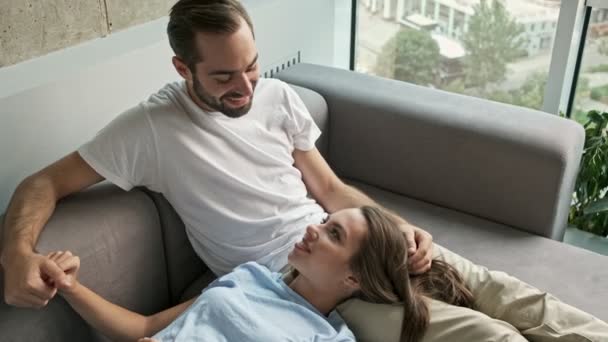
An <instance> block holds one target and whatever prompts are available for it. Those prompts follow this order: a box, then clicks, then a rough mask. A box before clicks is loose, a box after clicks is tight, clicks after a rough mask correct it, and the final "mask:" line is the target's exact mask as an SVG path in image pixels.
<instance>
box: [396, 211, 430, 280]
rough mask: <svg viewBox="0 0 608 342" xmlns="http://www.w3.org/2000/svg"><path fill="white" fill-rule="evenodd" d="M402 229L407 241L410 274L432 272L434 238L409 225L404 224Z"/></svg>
mask: <svg viewBox="0 0 608 342" xmlns="http://www.w3.org/2000/svg"><path fill="white" fill-rule="evenodd" d="M401 229H403V231H404V232H405V235H406V239H407V244H408V248H407V256H408V261H407V263H408V269H409V271H410V273H411V274H421V273H424V272H426V271H428V270H430V269H431V263H432V260H433V236H432V235H431V234H430V233H428V232H427V231H425V230H423V229H422V228H419V227H416V226H414V225H411V224H409V223H404V224H402V225H401Z"/></svg>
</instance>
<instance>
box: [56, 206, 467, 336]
mask: <svg viewBox="0 0 608 342" xmlns="http://www.w3.org/2000/svg"><path fill="white" fill-rule="evenodd" d="M406 250H407V245H406V239H405V236H404V234H403V233H402V232H401V230H400V229H399V228H398V226H397V224H396V223H395V222H394V221H393V220H392V218H391V215H390V214H388V213H387V212H385V211H384V210H383V209H381V208H377V207H369V206H364V207H361V208H353V209H344V210H341V211H338V212H336V213H334V214H332V215H330V216H329V217H328V219H327V220H326V221H324V222H322V223H320V224H318V225H311V226H309V227H307V229H306V233H305V235H304V237H303V238H302V241H300V242H298V243H296V244H295V246H294V249H293V251H292V252H291V253H290V254H289V263H290V265H291V266H292V267H293V271H292V274H291V276H292V277H289V278H291V279H292V280H291V281H288V283H286V282H285V281H284V280H283V279H284V277H283V276H282V275H281V274H280V273H272V272H270V271H269V270H268V269H267V268H266V267H264V266H262V265H259V264H257V263H255V262H249V263H245V264H243V265H240V266H238V267H236V268H235V269H234V270H233V271H232V272H231V273H228V274H226V275H224V276H222V277H220V278H219V279H217V280H215V281H214V282H213V283H211V284H210V285H209V286H208V287H207V288H206V289H205V290H204V291H203V292H202V294H201V295H200V296H198V297H197V298H195V299H192V300H189V301H187V302H185V303H182V304H179V305H177V306H175V307H173V308H170V309H167V310H165V311H162V312H160V313H157V314H155V315H152V316H142V315H139V314H137V313H134V312H131V311H128V310H126V309H124V308H121V307H119V306H117V305H114V304H112V303H109V302H107V301H106V300H104V299H103V298H101V297H99V296H98V295H96V294H95V293H94V292H92V291H91V290H89V289H87V288H86V287H85V286H83V285H81V284H80V283H79V282H78V281H77V273H78V269H79V265H80V262H79V259H78V257H76V256H73V255H71V253H69V252H53V253H51V254H49V258H50V259H52V260H54V261H55V262H56V263H57V265H59V267H61V268H62V269H63V270H64V271H65V272H66V274H67V275H68V277H67V279H68V280H69V281H68V282H64V283H62V284H56V285H55V286H57V288H58V289H59V292H60V293H61V294H62V296H63V297H64V298H65V299H66V300H67V301H68V302H69V303H70V305H71V306H72V307H73V308H74V309H75V310H76V311H77V312H78V313H79V314H80V315H81V316H82V317H83V318H84V319H85V320H87V321H88V322H89V323H90V324H91V325H92V326H94V327H95V328H97V329H98V330H100V331H101V332H102V333H104V334H105V335H107V336H108V337H110V338H112V340H121V341H122V340H137V339H138V338H141V337H142V336H151V335H154V339H156V340H159V341H186V340H188V341H189V340H196V339H197V337H198V339H200V338H204V339H205V341H215V340H221V341H286V340H295V339H296V338H297V339H298V340H314V341H355V337H354V335H353V333H352V332H351V331H350V330H349V329H348V327H347V326H346V324H345V323H344V321H343V320H342V318H341V317H340V316H339V314H338V313H337V312H336V311H335V308H336V306H337V305H338V304H339V303H341V302H342V301H344V300H346V299H348V298H351V297H355V296H356V297H359V298H361V299H363V300H366V301H370V302H375V303H402V304H403V308H404V313H405V316H404V317H405V319H404V320H403V323H402V332H401V341H402V342H405V341H419V340H421V339H422V337H423V336H424V333H425V331H426V328H427V325H428V322H429V313H428V312H429V311H428V308H427V304H426V303H425V299H424V298H425V297H431V298H435V299H439V300H442V301H445V302H447V303H450V304H454V305H461V306H467V307H471V305H472V302H473V301H472V296H471V293H470V292H469V291H468V290H467V288H466V287H465V286H464V284H463V281H462V279H461V278H460V276H459V275H458V273H457V272H456V271H455V270H454V269H453V268H452V267H450V266H449V265H447V264H445V263H442V262H440V261H438V260H436V261H434V262H433V266H432V268H431V271H429V272H427V273H425V274H423V275H420V276H417V277H413V278H410V276H409V273H408V270H407V253H405V251H406ZM285 279H286V278H285ZM49 281H50V282H52V281H53V280H49ZM142 340H144V339H142ZM145 340H149V339H145Z"/></svg>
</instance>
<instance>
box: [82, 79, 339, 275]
mask: <svg viewBox="0 0 608 342" xmlns="http://www.w3.org/2000/svg"><path fill="white" fill-rule="evenodd" d="M320 134H321V132H320V130H319V128H318V127H317V126H316V125H315V123H314V121H313V120H312V117H311V116H310V113H309V112H308V111H307V109H306V107H305V106H304V103H303V102H302V100H301V99H300V98H299V97H298V95H297V94H296V93H295V91H294V90H293V89H291V87H289V86H288V85H287V84H286V83H284V82H282V81H279V80H276V79H260V81H259V82H258V85H257V87H256V89H255V93H254V96H253V104H252V107H251V110H250V111H249V113H247V114H246V115H244V116H242V117H240V118H236V119H234V118H229V117H227V116H225V115H224V114H222V113H219V112H212V113H209V112H205V111H203V110H202V109H201V108H200V107H198V106H197V105H196V104H195V103H194V102H193V101H192V99H191V98H190V96H189V95H188V92H187V89H186V84H185V82H184V81H182V82H175V83H170V84H167V85H166V86H165V87H164V88H162V89H161V90H160V91H159V92H158V93H156V94H154V95H152V96H150V98H149V99H148V100H147V101H144V102H142V103H140V104H139V105H137V106H136V107H134V108H132V109H130V110H127V111H126V112H124V113H122V114H121V115H120V116H118V117H117V118H116V119H115V120H113V121H112V122H111V123H110V124H109V125H108V126H106V127H105V128H104V129H102V130H101V131H100V132H99V133H98V134H97V135H96V136H95V137H94V138H93V139H92V140H91V141H89V142H88V143H86V144H84V145H83V146H81V147H80V149H79V150H78V152H79V154H80V155H81V156H82V158H83V159H84V160H85V161H86V162H87V163H88V164H89V165H91V167H93V169H95V171H97V172H98V173H99V174H100V175H102V176H103V177H105V178H106V179H107V180H109V181H111V182H113V183H114V184H116V185H118V186H119V187H121V188H122V189H124V190H129V189H131V188H132V187H134V186H140V185H141V186H145V187H147V188H149V189H151V190H154V191H157V192H160V193H162V194H163V195H164V196H165V198H167V200H168V201H169V202H170V203H171V205H173V207H174V208H175V210H176V211H177V213H178V214H179V216H180V217H181V218H182V220H183V221H184V224H185V226H186V232H187V235H188V238H189V239H190V242H191V243H192V246H193V247H194V250H195V251H196V253H197V254H198V255H199V256H200V257H201V258H202V259H203V261H204V262H205V263H206V264H207V265H208V266H209V267H210V268H211V270H212V271H213V272H215V273H216V274H217V275H222V274H225V273H227V272H229V271H231V270H232V269H233V268H234V267H236V266H237V265H240V264H242V263H244V262H248V261H256V262H258V263H260V264H262V265H265V266H266V267H268V268H269V269H271V270H272V271H278V270H279V269H281V268H282V267H283V266H285V265H286V263H287V254H288V253H289V252H290V251H291V249H292V247H293V244H294V243H295V242H296V241H298V240H300V239H301V237H302V235H303V234H304V230H305V228H306V226H307V225H309V224H311V223H318V222H320V221H322V220H323V218H325V216H326V215H327V214H326V213H325V211H324V209H323V208H322V207H321V206H320V205H319V204H317V203H316V202H315V200H313V199H311V198H309V197H308V196H307V190H306V186H305V185H304V182H303V181H302V174H301V173H300V171H299V170H298V169H297V168H296V167H295V166H294V165H293V164H294V159H293V156H292V153H293V151H294V149H298V150H303V151H308V150H311V149H312V148H314V146H315V145H314V143H315V141H316V139H317V138H318V137H319V135H320Z"/></svg>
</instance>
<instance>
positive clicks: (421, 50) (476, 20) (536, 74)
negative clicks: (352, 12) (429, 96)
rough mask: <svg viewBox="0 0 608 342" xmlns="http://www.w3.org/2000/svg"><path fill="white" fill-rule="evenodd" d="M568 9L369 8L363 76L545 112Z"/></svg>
mask: <svg viewBox="0 0 608 342" xmlns="http://www.w3.org/2000/svg"><path fill="white" fill-rule="evenodd" d="M560 4H561V1H560V0H543V1H538V0H509V1H481V0H362V1H359V2H358V9H357V13H358V18H357V19H358V20H357V35H356V37H357V42H356V48H355V70H356V71H359V72H363V73H368V74H373V75H377V76H382V77H388V78H393V79H398V80H402V81H406V82H410V83H415V84H419V85H423V86H428V87H433V88H439V89H443V90H447V91H452V92H457V93H462V94H467V95H472V96H477V97H483V98H487V99H491V100H496V101H501V102H506V103H511V104H515V105H520V106H525V107H530V108H535V109H540V108H541V106H542V102H543V96H544V89H545V83H546V81H547V74H548V71H549V65H550V61H551V48H552V46H553V40H554V36H555V30H556V23H557V19H558V16H559V9H560ZM493 6H498V8H494V7H493ZM386 13H390V16H388V17H387V16H386Z"/></svg>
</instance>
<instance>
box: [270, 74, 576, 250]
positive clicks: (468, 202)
mask: <svg viewBox="0 0 608 342" xmlns="http://www.w3.org/2000/svg"><path fill="white" fill-rule="evenodd" d="M278 78H280V79H282V80H284V81H286V82H289V83H291V84H297V85H300V86H303V87H307V88H310V89H312V90H315V91H317V92H318V93H320V94H321V95H322V96H323V97H324V98H325V100H326V102H327V105H328V110H329V160H328V161H329V163H330V165H331V166H332V167H333V168H334V170H335V171H336V172H337V173H338V175H339V176H341V177H344V178H350V179H353V180H358V181H362V182H365V183H368V184H371V185H375V186H377V187H380V188H383V189H387V190H390V191H393V192H397V193H400V194H402V195H406V196H409V197H412V198H416V199H419V200H423V201H426V202H430V203H434V204H438V205H441V206H444V207H448V208H452V209H456V210H459V211H462V212H465V213H469V214H473V215H476V216H480V217H484V218H487V219H490V220H494V221H496V222H499V223H503V224H506V225H510V226H513V227H516V228H519V229H522V230H525V231H529V232H532V233H535V234H538V235H542V236H546V237H550V238H553V239H557V240H561V239H562V238H563V234H564V230H565V225H566V221H567V215H568V209H569V205H570V202H571V199H572V190H573V187H574V182H575V179H576V174H577V171H578V165H579V162H580V155H581V151H582V147H583V143H584V131H583V129H582V127H581V126H580V125H579V124H577V123H575V122H573V121H571V120H567V119H563V118H559V117H557V116H556V115H551V114H548V113H544V112H540V111H536V110H531V109H527V108H522V107H516V106H512V105H507V104H502V103H497V102H492V101H488V100H484V99H479V98H474V97H469V96H463V95H458V94H453V93H448V92H444V91H440V90H435V89H430V88H425V87H420V86H416V85H412V84H408V83H405V82H400V81H394V80H388V79H383V78H379V77H374V76H369V75H364V74H360V73H354V72H350V71H347V70H340V69H335V68H329V67H322V66H317V65H311V64H298V65H295V66H293V67H291V68H289V69H287V70H285V71H283V72H281V73H280V74H279V75H278Z"/></svg>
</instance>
